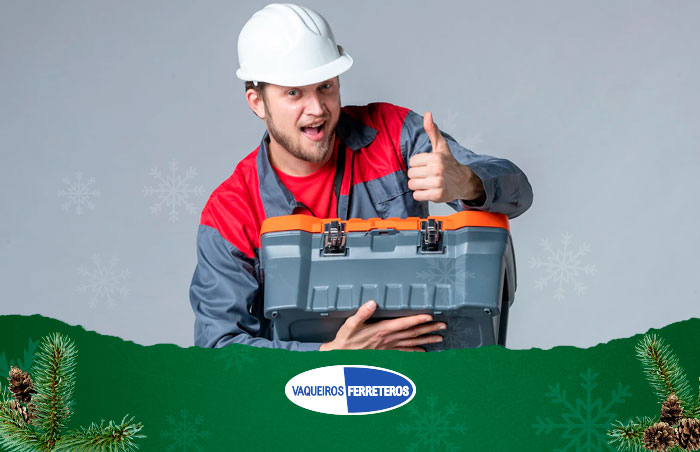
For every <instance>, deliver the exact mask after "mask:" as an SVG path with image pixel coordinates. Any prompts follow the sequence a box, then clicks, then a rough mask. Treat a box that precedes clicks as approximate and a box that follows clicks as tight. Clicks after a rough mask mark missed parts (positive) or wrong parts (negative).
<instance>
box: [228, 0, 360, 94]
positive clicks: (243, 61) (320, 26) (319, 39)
mask: <svg viewBox="0 0 700 452" xmlns="http://www.w3.org/2000/svg"><path fill="white" fill-rule="evenodd" d="M238 62H239V64H240V65H241V67H240V68H239V69H238V70H237V71H236V76H237V77H238V78H240V79H241V80H246V81H247V80H250V81H254V82H267V83H273V84H275V85H282V86H304V85H311V84H313V83H319V82H322V81H324V80H328V79H329V78H333V77H335V76H336V75H340V74H342V73H343V72H345V71H347V70H348V69H350V66H352V58H351V57H350V55H348V54H347V53H345V51H344V50H343V48H342V46H339V45H336V43H335V38H334V37H333V32H332V31H331V27H330V26H329V25H328V22H326V20H325V19H324V18H323V17H321V15H320V14H318V13H317V12H316V11H313V10H311V9H309V8H305V7H303V6H298V5H294V4H291V3H285V4H279V3H273V4H270V5H267V6H266V7H265V8H263V9H261V10H260V11H258V12H256V13H255V14H253V17H251V18H250V19H249V20H248V22H246V24H245V25H244V26H243V29H242V30H241V33H240V35H238Z"/></svg>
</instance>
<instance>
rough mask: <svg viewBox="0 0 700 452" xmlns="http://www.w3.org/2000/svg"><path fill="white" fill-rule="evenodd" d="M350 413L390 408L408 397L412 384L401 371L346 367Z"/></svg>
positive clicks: (403, 401)
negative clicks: (399, 372) (398, 372)
mask: <svg viewBox="0 0 700 452" xmlns="http://www.w3.org/2000/svg"><path fill="white" fill-rule="evenodd" d="M344 373H345V394H346V397H347V403H348V413H349V414H352V413H371V412H377V411H384V410H389V409H391V408H394V407H397V406H399V405H401V404H403V403H405V402H406V401H408V400H409V399H410V398H411V397H412V395H413V385H412V383H411V382H410V381H409V380H408V379H407V378H405V377H403V376H402V375H400V374H397V373H393V372H388V371H386V370H383V369H377V368H370V367H350V366H347V367H345V369H344Z"/></svg>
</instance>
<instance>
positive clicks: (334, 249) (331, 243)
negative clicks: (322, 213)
mask: <svg viewBox="0 0 700 452" xmlns="http://www.w3.org/2000/svg"><path fill="white" fill-rule="evenodd" d="M346 240H347V235H346V234H345V223H341V222H340V221H337V220H333V221H331V222H330V223H326V224H324V225H323V250H322V254H323V255H324V256H327V255H334V254H341V255H345V254H347V249H346V248H345V242H346Z"/></svg>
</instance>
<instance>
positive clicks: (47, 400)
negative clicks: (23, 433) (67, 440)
mask: <svg viewBox="0 0 700 452" xmlns="http://www.w3.org/2000/svg"><path fill="white" fill-rule="evenodd" d="M76 356H77V351H76V349H75V344H74V343H73V342H72V341H71V340H70V339H69V338H67V337H65V336H62V335H61V334H59V333H55V334H53V335H51V336H48V337H47V338H45V339H44V340H42V342H41V344H40V345H39V350H38V351H37V357H36V359H35V361H34V367H33V368H32V375H33V378H34V387H35V389H36V391H37V394H36V395H35V396H34V397H33V399H32V401H33V402H34V404H35V406H36V411H35V413H36V416H37V420H36V425H37V427H38V429H39V430H40V431H41V432H42V440H43V441H44V443H45V444H46V447H47V448H48V450H52V448H53V447H54V446H55V445H56V443H57V442H58V440H59V439H60V437H61V430H62V429H63V428H64V427H65V426H66V424H67V423H68V419H69V417H70V414H71V412H70V405H69V404H70V400H71V397H72V396H73V387H74V385H75V371H74V368H75V359H76Z"/></svg>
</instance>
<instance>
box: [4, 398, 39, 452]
mask: <svg viewBox="0 0 700 452" xmlns="http://www.w3.org/2000/svg"><path fill="white" fill-rule="evenodd" d="M10 400H12V396H11V395H10V393H9V392H8V391H7V388H5V387H2V389H0V446H3V447H4V448H5V449H7V451H8V452H38V451H42V450H45V449H44V445H43V442H42V441H41V438H40V436H39V434H38V433H37V432H36V431H35V430H34V429H33V428H32V426H31V425H29V424H27V423H26V422H25V421H24V418H23V417H22V415H21V414H20V413H18V412H17V411H15V410H13V409H12V408H10V405H9V403H10Z"/></svg>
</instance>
